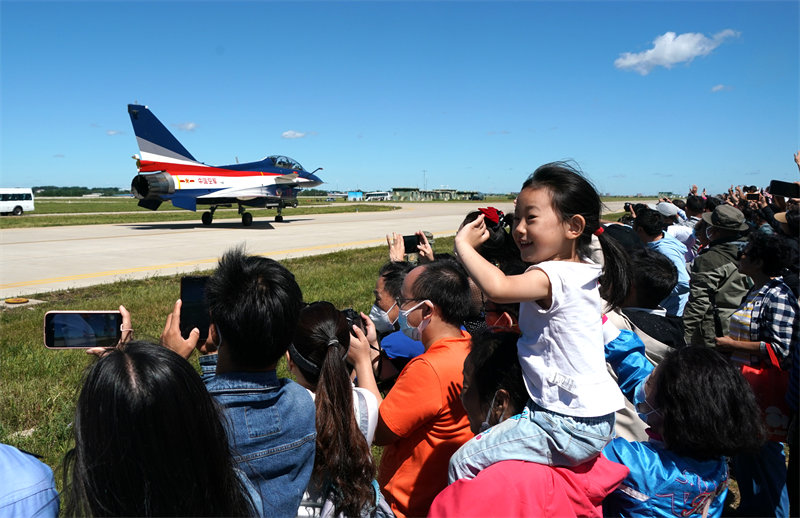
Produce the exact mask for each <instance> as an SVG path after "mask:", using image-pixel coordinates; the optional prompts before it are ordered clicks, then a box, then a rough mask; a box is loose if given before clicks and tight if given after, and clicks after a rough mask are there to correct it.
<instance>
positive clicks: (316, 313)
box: [289, 302, 375, 516]
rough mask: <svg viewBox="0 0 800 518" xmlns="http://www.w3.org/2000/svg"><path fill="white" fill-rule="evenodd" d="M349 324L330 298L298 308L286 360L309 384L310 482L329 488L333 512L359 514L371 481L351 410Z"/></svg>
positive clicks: (371, 493)
mask: <svg viewBox="0 0 800 518" xmlns="http://www.w3.org/2000/svg"><path fill="white" fill-rule="evenodd" d="M349 346H350V328H349V326H348V324H347V319H346V318H345V316H344V315H343V314H342V313H341V312H340V311H338V310H337V309H336V308H335V307H334V306H333V304H331V303H330V302H313V303H311V304H309V305H308V306H306V307H305V308H303V309H302V310H301V311H300V316H299V318H298V321H297V327H296V328H295V333H294V341H293V343H292V345H290V346H289V354H290V356H291V357H292V361H293V362H294V363H295V364H296V365H297V368H298V369H300V372H301V373H302V374H303V376H304V377H305V378H306V380H307V381H308V382H309V383H311V384H312V385H313V386H314V387H315V390H314V392H315V394H316V397H315V402H316V407H317V452H316V456H315V458H314V470H313V472H312V474H311V483H310V486H311V487H312V488H315V489H317V490H320V491H323V490H327V489H328V485H329V484H330V487H332V488H333V491H332V492H330V494H326V495H323V496H324V497H327V498H330V499H331V500H332V501H333V503H334V505H335V506H336V512H335V513H334V514H335V515H337V516H338V515H340V514H341V515H344V516H360V515H361V513H362V510H363V509H365V508H368V509H369V508H371V507H372V506H374V503H375V490H374V489H373V486H372V480H373V478H374V477H375V464H374V462H373V460H372V452H371V451H370V448H369V444H367V440H366V438H365V437H364V435H363V434H362V432H361V430H360V429H359V427H358V423H357V421H356V416H355V412H354V410H353V387H352V385H351V383H350V377H349V376H348V369H347V364H346V363H345V356H346V355H347V349H348V347H349Z"/></svg>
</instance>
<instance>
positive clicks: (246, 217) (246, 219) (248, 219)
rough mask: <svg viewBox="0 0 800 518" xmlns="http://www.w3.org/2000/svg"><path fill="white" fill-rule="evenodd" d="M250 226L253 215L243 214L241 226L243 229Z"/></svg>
mask: <svg viewBox="0 0 800 518" xmlns="http://www.w3.org/2000/svg"><path fill="white" fill-rule="evenodd" d="M252 224H253V215H252V214H250V213H249V212H243V213H242V225H244V226H245V227H249V226H250V225H252Z"/></svg>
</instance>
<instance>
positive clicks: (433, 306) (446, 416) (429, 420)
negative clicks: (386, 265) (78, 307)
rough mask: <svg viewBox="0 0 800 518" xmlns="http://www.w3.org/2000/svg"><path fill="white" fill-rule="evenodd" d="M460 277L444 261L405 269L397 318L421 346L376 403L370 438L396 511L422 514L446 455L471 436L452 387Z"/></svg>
mask: <svg viewBox="0 0 800 518" xmlns="http://www.w3.org/2000/svg"><path fill="white" fill-rule="evenodd" d="M469 303H470V291H469V283H468V280H467V275H466V273H465V272H464V270H463V269H462V268H461V266H460V265H459V264H458V263H456V262H455V261H452V260H441V261H435V262H433V263H429V264H426V265H423V266H418V267H417V268H414V269H413V270H411V272H409V273H408V275H406V278H405V280H404V281H403V288H402V290H401V297H399V298H398V299H397V304H398V307H399V309H400V314H399V317H398V321H399V322H400V327H401V329H402V330H403V332H404V333H406V334H407V335H409V336H410V337H411V338H414V339H417V340H420V341H421V342H422V344H423V345H424V346H425V352H424V353H423V354H421V355H420V356H417V357H416V358H414V359H413V360H411V361H410V362H409V363H408V365H406V367H405V368H404V369H403V371H402V372H401V373H400V376H399V377H398V378H397V381H396V382H395V385H394V387H393V388H392V389H391V390H390V391H389V393H388V394H387V395H386V397H385V398H384V400H383V402H382V403H381V406H380V416H379V418H378V427H377V429H376V430H375V440H374V444H376V445H379V446H386V448H385V449H384V450H383V456H382V458H381V465H380V470H379V473H378V482H379V483H380V485H381V489H382V491H383V494H384V496H385V497H386V500H387V501H388V502H389V503H390V504H391V506H392V510H393V511H394V513H395V515H397V516H398V517H404V516H425V515H427V514H428V508H429V507H430V505H431V502H432V501H433V499H434V497H435V496H436V495H437V494H438V493H439V492H440V491H441V490H442V489H444V488H445V486H447V466H448V462H449V461H450V456H451V455H452V454H453V453H454V452H455V451H456V450H457V449H458V448H459V447H460V446H461V445H462V444H464V443H465V442H466V441H467V440H469V439H470V438H472V433H471V432H470V429H469V421H468V419H467V415H466V412H465V411H464V407H463V406H462V404H461V400H460V397H459V396H460V393H461V385H462V368H463V365H464V359H465V358H466V357H467V353H468V352H469V340H470V337H469V334H467V333H466V332H464V331H462V330H461V324H462V322H463V321H464V320H465V319H466V317H467V315H468V313H469Z"/></svg>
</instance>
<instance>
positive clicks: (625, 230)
mask: <svg viewBox="0 0 800 518" xmlns="http://www.w3.org/2000/svg"><path fill="white" fill-rule="evenodd" d="M603 234H606V235H607V236H608V237H611V238H614V239H616V241H617V243H619V245H620V246H621V247H622V248H624V249H625V251H626V252H628V254H631V253H632V252H633V251H634V250H641V249H642V248H644V243H642V240H641V239H639V236H638V235H637V234H636V231H635V230H633V228H632V227H629V226H628V225H606V226H605V230H604V231H603Z"/></svg>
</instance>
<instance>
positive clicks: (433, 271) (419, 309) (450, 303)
mask: <svg viewBox="0 0 800 518" xmlns="http://www.w3.org/2000/svg"><path fill="white" fill-rule="evenodd" d="M470 297H471V295H470V287H469V281H468V279H467V274H466V272H465V271H464V269H463V268H462V267H461V265H459V264H458V263H457V262H456V261H451V260H436V261H434V262H432V263H428V264H425V265H422V266H417V267H416V268H414V269H413V270H411V271H410V272H409V273H408V275H406V278H405V280H404V281H403V290H402V296H401V298H400V299H399V300H398V306H399V307H400V321H401V324H400V325H401V327H403V323H402V322H403V316H404V315H405V320H406V322H407V325H408V327H410V328H417V329H419V331H420V334H421V333H422V332H423V331H424V329H425V328H426V327H427V326H428V325H430V324H431V323H432V322H434V321H435V322H442V323H445V324H447V325H449V326H453V327H460V326H461V324H462V323H463V322H464V320H465V319H466V318H467V317H468V316H469V308H470V301H471V298H470ZM417 339H419V338H417ZM422 341H423V343H425V340H422ZM425 345H426V346H428V345H430V344H427V343H425Z"/></svg>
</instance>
